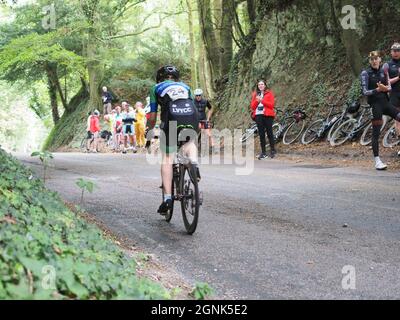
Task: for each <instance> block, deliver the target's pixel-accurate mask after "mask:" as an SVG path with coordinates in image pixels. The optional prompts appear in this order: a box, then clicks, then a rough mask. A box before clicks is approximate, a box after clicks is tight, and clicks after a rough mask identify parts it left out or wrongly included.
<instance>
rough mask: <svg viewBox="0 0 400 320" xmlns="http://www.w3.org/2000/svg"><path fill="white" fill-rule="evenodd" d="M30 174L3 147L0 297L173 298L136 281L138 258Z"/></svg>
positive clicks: (84, 183)
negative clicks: (125, 250) (127, 252)
mask: <svg viewBox="0 0 400 320" xmlns="http://www.w3.org/2000/svg"><path fill="white" fill-rule="evenodd" d="M36 156H38V157H39V158H40V156H42V157H43V159H45V158H49V157H50V156H49V155H45V154H40V153H37V154H36ZM31 175H32V172H31V171H30V170H27V169H26V168H24V167H23V166H22V165H20V164H19V163H18V162H17V161H16V160H15V159H13V158H12V157H11V156H9V155H8V154H6V153H5V152H4V151H3V150H1V149H0V299H117V298H121V299H166V298H170V294H169V293H168V292H167V291H166V290H165V289H164V288H162V287H161V286H160V285H158V284H157V283H154V282H151V281H149V280H146V279H138V277H137V276H136V274H135V272H136V263H135V261H134V260H132V259H130V258H128V257H127V256H126V255H125V254H124V253H123V252H122V251H121V249H120V248H119V247H117V246H116V245H115V244H114V243H113V242H112V241H111V240H108V239H105V238H104V237H103V234H102V232H101V231H100V230H99V229H98V228H97V227H95V226H94V225H91V224H88V223H87V222H86V221H84V220H83V219H81V218H79V217H78V216H77V215H75V214H74V213H73V212H71V211H70V210H68V209H67V208H66V207H65V206H64V204H63V203H62V202H61V201H60V199H59V197H58V196H57V195H56V194H54V193H53V192H50V191H48V190H47V189H46V188H45V187H44V184H43V182H42V181H40V180H37V179H30V177H31ZM78 183H79V186H80V187H81V188H84V189H85V190H86V191H88V192H93V190H94V189H95V185H94V184H93V183H92V182H90V181H85V180H83V179H82V180H79V181H77V185H78Z"/></svg>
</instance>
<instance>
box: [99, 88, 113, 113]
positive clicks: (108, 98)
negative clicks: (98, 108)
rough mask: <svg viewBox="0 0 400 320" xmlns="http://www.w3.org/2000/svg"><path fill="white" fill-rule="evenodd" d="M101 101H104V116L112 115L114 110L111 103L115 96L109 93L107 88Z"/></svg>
mask: <svg viewBox="0 0 400 320" xmlns="http://www.w3.org/2000/svg"><path fill="white" fill-rule="evenodd" d="M101 99H102V101H103V115H106V114H110V113H111V109H112V106H111V102H112V99H113V96H112V95H111V93H110V92H109V91H108V89H107V87H103V92H102V94H101Z"/></svg>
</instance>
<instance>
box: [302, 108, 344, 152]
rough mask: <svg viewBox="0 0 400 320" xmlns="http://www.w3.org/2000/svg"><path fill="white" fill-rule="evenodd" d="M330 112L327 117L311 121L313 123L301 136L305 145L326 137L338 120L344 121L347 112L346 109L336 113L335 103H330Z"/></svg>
mask: <svg viewBox="0 0 400 320" xmlns="http://www.w3.org/2000/svg"><path fill="white" fill-rule="evenodd" d="M329 106H330V109H329V113H328V115H327V116H326V117H325V118H321V119H318V120H315V121H314V122H312V123H311V125H310V126H309V127H308V128H307V129H306V130H305V131H304V133H303V135H302V136H301V143H302V144H304V145H308V144H310V143H312V142H314V141H316V140H319V139H322V138H324V137H325V136H326V135H327V134H328V133H329V132H330V129H331V128H332V127H333V126H334V124H335V123H337V122H338V121H342V120H343V119H344V117H345V116H346V114H347V111H346V109H344V110H343V111H342V112H336V113H334V112H333V110H334V109H335V106H336V105H334V104H330V105H329Z"/></svg>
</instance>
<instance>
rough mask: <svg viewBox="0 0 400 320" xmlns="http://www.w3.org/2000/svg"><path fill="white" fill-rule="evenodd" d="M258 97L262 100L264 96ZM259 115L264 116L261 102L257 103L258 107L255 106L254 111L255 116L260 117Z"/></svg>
mask: <svg viewBox="0 0 400 320" xmlns="http://www.w3.org/2000/svg"><path fill="white" fill-rule="evenodd" d="M258 96H259V97H261V99H262V98H264V96H263V95H262V94H260V95H258ZM260 114H264V105H263V104H262V102H260V103H259V105H258V106H257V109H256V116H258V115H260Z"/></svg>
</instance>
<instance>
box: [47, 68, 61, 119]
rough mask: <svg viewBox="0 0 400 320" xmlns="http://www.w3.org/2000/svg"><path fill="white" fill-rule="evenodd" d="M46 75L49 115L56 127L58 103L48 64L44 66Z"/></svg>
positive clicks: (58, 115) (58, 114)
mask: <svg viewBox="0 0 400 320" xmlns="http://www.w3.org/2000/svg"><path fill="white" fill-rule="evenodd" d="M46 74H47V89H48V92H49V98H50V105H51V115H52V117H53V123H54V125H56V124H57V123H58V121H59V120H60V113H59V111H58V101H57V87H56V85H55V83H54V81H53V72H52V70H51V66H50V65H49V64H47V65H46Z"/></svg>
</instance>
